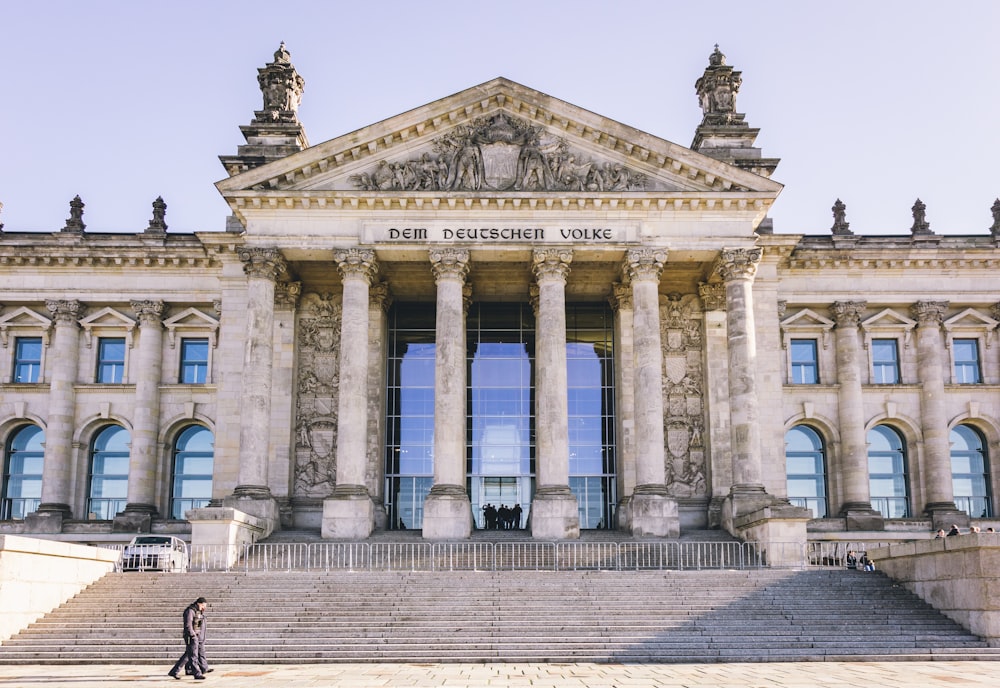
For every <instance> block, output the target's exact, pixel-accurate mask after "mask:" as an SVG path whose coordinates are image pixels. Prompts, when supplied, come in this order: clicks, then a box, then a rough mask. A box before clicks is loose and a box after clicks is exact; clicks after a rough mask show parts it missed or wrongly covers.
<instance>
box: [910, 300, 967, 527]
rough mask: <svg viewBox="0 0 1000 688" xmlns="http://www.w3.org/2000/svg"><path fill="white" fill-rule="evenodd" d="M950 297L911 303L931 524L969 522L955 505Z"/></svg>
mask: <svg viewBox="0 0 1000 688" xmlns="http://www.w3.org/2000/svg"><path fill="white" fill-rule="evenodd" d="M947 309H948V302H947V301H918V302H916V303H915V304H913V306H911V307H910V313H911V315H912V316H913V319H914V320H916V321H917V323H918V325H917V370H918V371H919V375H920V425H921V431H922V433H923V436H924V440H923V445H924V461H923V465H924V475H923V476H921V477H922V482H923V484H924V485H926V486H927V487H926V492H925V497H926V499H925V500H924V513H925V514H927V515H929V516H930V517H931V520H932V521H933V523H932V526H931V527H932V528H933V529H937V528H950V527H951V526H952V525H953V524H957V525H968V522H969V515H968V514H966V513H963V512H960V511H959V510H958V508H957V507H956V506H955V492H954V488H953V486H952V477H951V441H950V433H949V429H948V416H947V415H946V412H945V397H944V378H945V369H944V365H943V363H944V353H945V349H944V341H943V338H942V335H941V323H942V321H943V320H944V314H945V311H946V310H947Z"/></svg>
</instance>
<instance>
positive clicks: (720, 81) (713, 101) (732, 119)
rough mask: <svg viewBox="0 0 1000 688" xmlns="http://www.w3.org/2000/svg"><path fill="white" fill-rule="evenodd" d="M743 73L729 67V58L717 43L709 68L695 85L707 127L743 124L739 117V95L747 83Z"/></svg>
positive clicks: (710, 58)
mask: <svg viewBox="0 0 1000 688" xmlns="http://www.w3.org/2000/svg"><path fill="white" fill-rule="evenodd" d="M742 74H743V73H742V72H738V71H734V70H733V68H732V67H730V66H729V65H727V64H726V56H725V55H723V54H722V52H721V51H720V50H719V46H718V44H716V46H715V50H714V51H713V52H712V54H711V55H710V56H709V58H708V68H707V69H706V70H705V73H704V74H703V75H702V76H701V77H700V78H699V79H698V80H697V81H696V82H695V83H694V90H695V92H696V93H697V94H698V103H699V104H700V105H701V111H702V113H704V119H703V120H702V124H703V125H709V126H725V125H727V124H733V123H736V122H740V121H742V119H743V118H742V117H741V116H739V115H737V114H736V94H737V93H739V90H740V86H741V85H742V83H743V76H742Z"/></svg>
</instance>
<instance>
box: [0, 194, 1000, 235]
mask: <svg viewBox="0 0 1000 688" xmlns="http://www.w3.org/2000/svg"><path fill="white" fill-rule="evenodd" d="M997 203H1000V201H997ZM2 212H3V202H0V213H2ZM2 231H3V223H2V222H0V232H2Z"/></svg>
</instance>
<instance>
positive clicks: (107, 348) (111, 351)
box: [97, 337, 125, 384]
mask: <svg viewBox="0 0 1000 688" xmlns="http://www.w3.org/2000/svg"><path fill="white" fill-rule="evenodd" d="M124 373H125V340H124V339H123V338H118V337H114V338H110V337H102V338H101V339H100V342H99V343H98V349H97V382H101V383H105V384H117V383H120V382H122V380H123V378H124Z"/></svg>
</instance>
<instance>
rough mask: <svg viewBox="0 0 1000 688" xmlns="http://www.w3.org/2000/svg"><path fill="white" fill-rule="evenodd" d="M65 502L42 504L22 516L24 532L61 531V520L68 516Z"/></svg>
mask: <svg viewBox="0 0 1000 688" xmlns="http://www.w3.org/2000/svg"><path fill="white" fill-rule="evenodd" d="M69 516H70V511H69V505H67V504H44V503H43V504H42V505H41V506H39V507H38V509H37V510H36V511H33V512H32V513H30V514H27V515H26V516H25V517H24V532H25V533H44V534H53V533H61V532H62V524H63V520H65V519H67V518H69Z"/></svg>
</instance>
